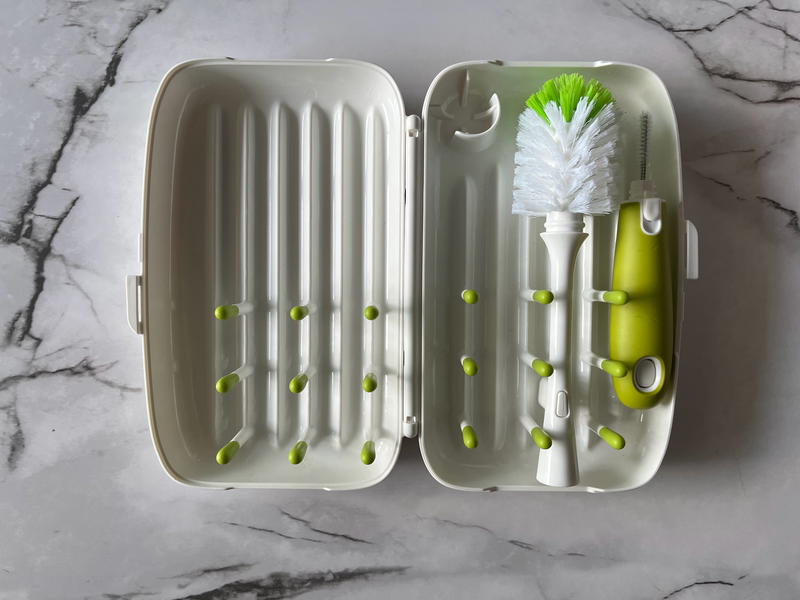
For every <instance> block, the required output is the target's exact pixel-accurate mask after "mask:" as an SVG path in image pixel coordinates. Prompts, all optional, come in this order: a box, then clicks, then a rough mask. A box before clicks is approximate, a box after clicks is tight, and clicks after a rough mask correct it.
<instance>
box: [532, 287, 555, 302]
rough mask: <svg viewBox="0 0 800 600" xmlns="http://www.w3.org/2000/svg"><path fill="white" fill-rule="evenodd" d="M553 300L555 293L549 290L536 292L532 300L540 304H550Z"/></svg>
mask: <svg viewBox="0 0 800 600" xmlns="http://www.w3.org/2000/svg"><path fill="white" fill-rule="evenodd" d="M553 298H554V296H553V292H551V291H549V290H536V291H535V292H533V294H532V295H531V299H532V300H533V301H534V302H537V303H539V304H550V303H551V302H552V301H553Z"/></svg>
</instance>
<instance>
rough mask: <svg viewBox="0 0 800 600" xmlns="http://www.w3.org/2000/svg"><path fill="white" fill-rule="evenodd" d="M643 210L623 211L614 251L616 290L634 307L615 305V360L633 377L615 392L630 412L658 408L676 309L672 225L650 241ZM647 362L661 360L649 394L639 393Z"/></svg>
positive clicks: (631, 205)
mask: <svg viewBox="0 0 800 600" xmlns="http://www.w3.org/2000/svg"><path fill="white" fill-rule="evenodd" d="M640 206H641V205H640V204H639V203H638V202H626V203H623V204H622V205H621V206H620V209H619V222H618V227H617V242H616V249H615V251H614V277H613V284H612V285H613V289H615V290H623V291H625V292H627V294H628V302H627V303H625V304H621V305H615V304H612V305H611V309H610V312H611V315H610V319H611V320H610V325H609V329H610V343H609V350H610V355H611V358H612V359H613V360H615V361H619V362H621V363H623V364H624V365H625V366H626V367H627V368H628V372H627V373H626V374H625V376H623V377H614V378H612V381H613V382H614V390H615V391H616V393H617V397H618V398H619V400H620V402H622V404H624V405H625V406H628V407H630V408H636V409H641V408H652V407H653V406H655V405H656V404H657V403H658V401H659V400H660V399H661V392H662V391H663V390H664V386H665V383H666V380H667V378H668V377H669V375H670V373H671V369H672V347H673V339H674V331H673V307H672V269H671V268H670V257H669V247H668V242H667V237H666V235H667V234H666V231H667V223H666V220H664V222H663V223H662V228H661V231H660V232H659V233H658V234H656V235H648V234H646V233H645V232H644V231H642V228H641V225H640V215H639V213H640V210H641V208H640ZM644 357H655V358H657V359H660V362H661V365H660V366H661V368H660V375H659V376H658V377H657V378H656V380H655V381H654V382H653V385H652V386H649V387H648V388H647V390H648V391H643V390H642V388H641V386H640V387H637V386H636V385H635V383H634V378H635V377H636V376H637V370H636V367H637V364H638V363H639V361H640V359H642V358H644Z"/></svg>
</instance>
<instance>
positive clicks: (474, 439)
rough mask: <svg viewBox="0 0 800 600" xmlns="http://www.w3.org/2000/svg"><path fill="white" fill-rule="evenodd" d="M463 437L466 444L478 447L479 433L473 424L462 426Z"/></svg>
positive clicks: (469, 446)
mask: <svg viewBox="0 0 800 600" xmlns="http://www.w3.org/2000/svg"><path fill="white" fill-rule="evenodd" d="M461 437H462V438H463V440H464V445H465V446H466V447H467V448H477V447H478V435H477V434H476V433H475V430H474V429H473V428H472V425H464V426H463V427H462V428H461Z"/></svg>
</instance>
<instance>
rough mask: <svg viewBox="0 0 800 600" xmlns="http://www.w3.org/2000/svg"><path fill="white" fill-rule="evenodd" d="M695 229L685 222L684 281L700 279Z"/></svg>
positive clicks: (698, 251) (689, 222) (697, 241)
mask: <svg viewBox="0 0 800 600" xmlns="http://www.w3.org/2000/svg"><path fill="white" fill-rule="evenodd" d="M698 246H699V240H698V237H697V227H695V226H694V223H692V222H691V221H689V220H688V219H687V220H686V279H699V278H700V249H699V247H698Z"/></svg>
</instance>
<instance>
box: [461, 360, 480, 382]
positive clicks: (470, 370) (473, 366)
mask: <svg viewBox="0 0 800 600" xmlns="http://www.w3.org/2000/svg"><path fill="white" fill-rule="evenodd" d="M461 367H462V368H463V369H464V373H466V374H467V375H469V376H470V377H471V376H473V375H475V374H476V373H477V372H478V363H476V362H475V359H474V358H472V357H470V356H465V357H464V358H462V359H461Z"/></svg>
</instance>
